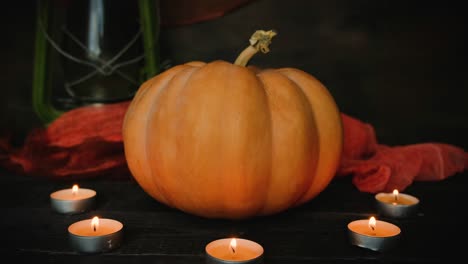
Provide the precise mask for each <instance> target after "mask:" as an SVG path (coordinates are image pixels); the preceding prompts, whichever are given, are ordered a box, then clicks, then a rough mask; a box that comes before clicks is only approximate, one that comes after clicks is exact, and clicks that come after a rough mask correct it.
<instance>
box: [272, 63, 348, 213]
mask: <svg viewBox="0 0 468 264" xmlns="http://www.w3.org/2000/svg"><path fill="white" fill-rule="evenodd" d="M278 71H279V72H281V73H282V74H284V75H286V76H288V78H290V79H292V80H294V82H296V83H297V84H298V85H299V86H300V87H301V89H303V91H304V93H305V94H306V95H307V97H308V98H309V102H310V103H311V106H312V107H313V109H314V111H313V113H314V115H315V117H316V119H317V124H318V126H317V130H318V133H317V135H318V136H319V142H320V143H319V147H320V148H319V155H318V157H319V160H318V163H317V176H318V177H315V178H314V180H313V182H312V184H311V185H310V188H309V190H308V192H307V193H306V194H305V195H304V196H303V197H302V199H300V200H298V201H297V203H296V205H300V204H302V203H304V202H307V201H309V200H310V199H312V198H314V197H315V196H317V195H318V194H319V193H320V192H321V191H322V190H323V189H325V188H326V186H327V185H328V184H329V183H330V182H331V180H332V179H333V178H334V175H335V173H336V170H337V169H338V166H339V162H340V157H341V152H342V146H343V127H342V123H341V117H340V112H339V109H338V106H337V105H336V102H335V101H334V99H333V97H332V96H331V94H330V92H329V90H328V89H327V88H326V87H325V86H324V85H323V84H322V83H321V82H320V81H319V80H318V79H317V78H315V77H314V76H312V75H309V74H308V73H306V72H305V71H303V70H300V69H295V68H282V69H278ZM305 88H308V89H309V90H304V89H305ZM319 97H321V98H319ZM323 143H326V144H323ZM317 181H318V182H317Z"/></svg>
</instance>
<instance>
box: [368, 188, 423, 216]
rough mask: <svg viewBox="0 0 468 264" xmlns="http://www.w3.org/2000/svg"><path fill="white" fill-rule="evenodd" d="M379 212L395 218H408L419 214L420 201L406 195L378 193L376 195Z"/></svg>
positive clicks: (396, 192)
mask: <svg viewBox="0 0 468 264" xmlns="http://www.w3.org/2000/svg"><path fill="white" fill-rule="evenodd" d="M375 200H376V203H377V210H378V212H379V213H380V214H382V215H385V216H389V217H393V218H407V217H410V216H414V215H415V214H416V212H417V209H418V205H419V199H418V198H416V197H414V196H411V195H408V194H404V193H398V191H397V190H394V191H393V193H378V194H376V195H375Z"/></svg>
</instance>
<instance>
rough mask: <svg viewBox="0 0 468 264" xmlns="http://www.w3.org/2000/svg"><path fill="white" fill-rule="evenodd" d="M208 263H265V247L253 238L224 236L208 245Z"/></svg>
mask: <svg viewBox="0 0 468 264" xmlns="http://www.w3.org/2000/svg"><path fill="white" fill-rule="evenodd" d="M205 251H206V255H207V258H206V263H209V264H220V263H231V264H232V263H263V247H262V246H261V245H260V244H258V243H256V242H254V241H251V240H247V239H241V238H223V239H218V240H215V241H212V242H210V243H209V244H208V245H206V248H205Z"/></svg>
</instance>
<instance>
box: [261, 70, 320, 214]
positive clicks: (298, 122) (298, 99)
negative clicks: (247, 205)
mask: <svg viewBox="0 0 468 264" xmlns="http://www.w3.org/2000/svg"><path fill="white" fill-rule="evenodd" d="M259 77H260V78H261V80H262V82H263V83H264V85H265V87H266V89H265V91H266V92H267V94H268V98H269V101H268V102H269V107H270V113H271V114H272V131H273V145H272V155H273V159H272V175H271V179H276V180H275V182H276V183H274V185H273V186H272V188H270V189H269V192H270V193H269V194H268V201H269V202H268V203H267V205H270V208H267V209H266V211H267V212H268V213H271V211H274V212H277V211H282V210H284V209H285V208H288V207H291V205H292V204H294V203H295V201H297V200H298V199H300V197H301V196H302V195H303V193H304V192H307V189H308V185H307V184H308V183H310V181H311V180H310V178H311V177H314V174H313V173H314V171H310V169H309V168H312V170H315V168H316V163H317V159H316V158H315V157H316V156H317V155H318V154H317V153H318V148H317V144H316V143H317V137H316V136H315V135H316V127H315V125H314V124H315V121H314V120H313V113H312V108H311V107H310V102H309V101H308V98H307V97H306V96H305V94H304V93H303V92H302V90H301V89H300V88H299V87H298V85H297V83H295V82H293V81H292V80H290V79H289V78H287V77H286V76H284V75H283V74H280V73H278V72H277V71H276V70H273V69H270V70H264V71H262V72H261V73H260V74H259ZM294 104H295V107H292V105H294ZM285 109H289V110H285ZM291 118H292V119H291ZM288 119H291V120H288ZM291 121H292V122H294V123H291ZM291 125H292V126H293V127H291ZM293 128H296V129H300V130H298V131H297V130H292V129H293ZM275 133H276V136H275ZM296 133H300V134H296ZM297 136H300V137H299V138H297ZM312 136H314V137H312ZM296 140H299V142H297V141H296ZM295 142H296V143H295ZM300 143H305V144H307V145H308V146H309V147H310V148H305V146H302V145H300ZM286 145H287V146H289V147H287V146H286ZM295 150H297V151H295ZM290 151H293V152H290ZM275 157H276V158H275ZM275 159H276V161H275ZM278 159H279V160H283V161H284V160H288V161H289V163H288V162H283V164H282V163H279V162H278ZM309 160H310V162H309ZM291 162H293V163H291ZM284 163H288V164H284ZM279 165H282V166H279ZM289 166H294V167H291V168H289ZM290 169H292V170H294V171H290ZM295 172H298V173H300V175H295V174H294V173H295ZM290 177H291V178H292V179H294V182H290V183H288V184H286V185H285V184H284V183H286V182H289V181H288V178H290ZM275 185H276V186H275ZM279 185H281V186H279ZM278 191H281V195H279V196H280V197H281V198H282V200H277V198H276V197H275V196H277V195H278Z"/></svg>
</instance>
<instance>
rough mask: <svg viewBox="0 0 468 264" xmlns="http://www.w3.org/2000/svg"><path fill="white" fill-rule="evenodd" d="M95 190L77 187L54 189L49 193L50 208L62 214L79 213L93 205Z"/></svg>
mask: <svg viewBox="0 0 468 264" xmlns="http://www.w3.org/2000/svg"><path fill="white" fill-rule="evenodd" d="M95 197H96V191H94V190H91V189H82V188H78V185H74V186H73V187H72V188H70V189H64V190H60V191H56V192H53V193H51V194H50V203H51V206H52V209H54V210H55V211H56V212H59V213H62V214H79V213H83V212H86V211H88V210H90V209H91V208H93V207H94V203H95Z"/></svg>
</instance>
